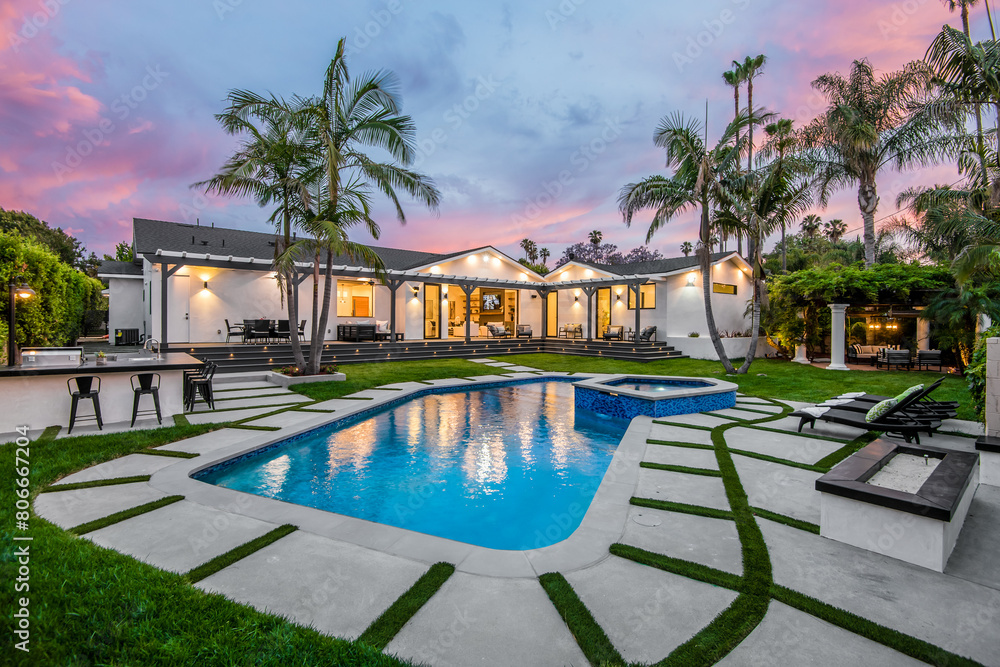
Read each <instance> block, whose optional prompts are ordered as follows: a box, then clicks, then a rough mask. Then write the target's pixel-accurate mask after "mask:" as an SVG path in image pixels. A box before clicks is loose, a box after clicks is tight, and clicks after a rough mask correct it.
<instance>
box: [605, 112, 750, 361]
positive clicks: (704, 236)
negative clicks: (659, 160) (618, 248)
mask: <svg viewBox="0 0 1000 667" xmlns="http://www.w3.org/2000/svg"><path fill="white" fill-rule="evenodd" d="M749 122H750V119H749V117H748V116H746V115H743V114H741V115H740V117H739V118H738V119H737V120H735V121H734V122H732V123H730V124H729V125H728V126H726V129H725V131H724V132H723V134H722V137H721V138H720V140H719V142H718V143H717V144H716V146H715V147H714V148H712V149H709V148H708V147H707V145H706V140H704V139H702V132H703V131H704V130H703V128H702V125H701V123H699V122H698V121H697V120H696V119H689V120H688V119H685V118H684V116H683V115H682V114H679V113H674V114H672V115H670V116H664V117H663V118H662V119H661V120H660V124H659V126H658V127H657V129H656V133H655V134H654V135H653V140H654V143H655V144H656V145H657V146H659V147H660V148H663V149H665V150H666V154H667V160H666V162H667V167H668V168H670V169H672V170H673V171H674V174H673V176H671V177H670V178H664V177H663V176H659V175H656V176H650V177H648V178H646V179H644V180H642V181H640V182H638V183H630V184H628V185H626V186H625V187H623V188H622V189H621V191H620V193H619V195H618V208H619V210H620V211H621V212H622V217H623V219H624V222H625V224H626V225H629V226H631V224H632V220H633V218H634V217H635V215H636V214H637V213H638V212H639V211H642V210H645V209H654V211H655V212H654V213H653V219H652V221H651V222H650V223H649V229H648V230H647V232H646V242H647V243H649V242H650V241H651V240H652V237H653V235H654V234H655V233H656V232H657V231H658V230H659V229H660V228H661V227H662V226H663V225H665V224H666V223H667V222H669V221H670V220H672V219H673V218H675V217H677V216H678V215H680V214H681V213H683V212H685V211H688V210H691V209H696V210H700V212H701V225H700V228H699V241H700V242H699V244H698V249H697V253H698V259H699V263H700V265H701V276H702V291H703V296H704V300H705V320H706V323H707V325H708V332H709V335H710V336H711V338H712V344H713V345H714V346H715V351H716V353H717V354H718V355H719V360H720V361H721V362H722V365H723V367H724V368H725V369H726V372H728V373H734V372H735V369H734V368H733V365H732V363H731V362H730V361H729V357H728V356H727V355H726V350H725V348H724V347H723V346H722V339H721V338H720V337H719V330H718V328H717V327H716V324H715V315H714V313H713V312H712V292H711V283H712V277H711V243H712V236H713V234H712V232H713V229H712V224H711V219H712V208H713V206H714V205H715V204H716V203H718V202H720V201H721V200H722V199H724V198H728V197H729V196H730V193H728V192H727V186H726V183H725V181H724V178H723V175H727V174H733V173H735V171H736V168H737V165H738V160H739V155H740V146H741V144H740V143H739V142H734V137H735V136H736V133H737V132H739V131H740V130H741V129H743V128H744V127H746V124H747V123H749ZM731 143H732V144H733V145H730V144H731Z"/></svg>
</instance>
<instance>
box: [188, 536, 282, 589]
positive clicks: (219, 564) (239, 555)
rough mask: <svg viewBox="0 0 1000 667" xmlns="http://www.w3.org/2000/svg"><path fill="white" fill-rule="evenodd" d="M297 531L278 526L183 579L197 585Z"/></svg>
mask: <svg viewBox="0 0 1000 667" xmlns="http://www.w3.org/2000/svg"><path fill="white" fill-rule="evenodd" d="M298 529H299V528H298V526H293V525H292V524H290V523H286V524H285V525H283V526H278V527H277V528H275V529H274V530H272V531H270V532H268V533H265V534H264V535H261V536H260V537H257V538H254V539H252V540H250V541H249V542H246V543H245V544H241V545H240V546H238V547H236V548H234V549H230V550H229V551H227V552H226V553H224V554H219V555H218V556H216V557H215V558H213V559H212V560H210V561H208V562H207V563H202V564H201V565H199V566H198V567H196V568H194V569H193V570H191V571H190V572H188V573H187V574H185V575H184V578H185V579H187V580H188V581H189V582H190V583H192V584H195V583H198V582H199V581H201V580H202V579H205V578H206V577H210V576H212V575H213V574H215V573H216V572H218V571H219V570H221V569H223V568H226V567H229V566H230V565H232V564H233V563H235V562H236V561H238V560H242V559H244V558H246V557H247V556H249V555H250V554H252V553H254V552H256V551H260V550H261V549H263V548H264V547H266V546H267V545H269V544H272V543H274V542H277V541H278V540H280V539H281V538H282V537H284V536H286V535H289V534H291V533H294V532H295V531H296V530H298Z"/></svg>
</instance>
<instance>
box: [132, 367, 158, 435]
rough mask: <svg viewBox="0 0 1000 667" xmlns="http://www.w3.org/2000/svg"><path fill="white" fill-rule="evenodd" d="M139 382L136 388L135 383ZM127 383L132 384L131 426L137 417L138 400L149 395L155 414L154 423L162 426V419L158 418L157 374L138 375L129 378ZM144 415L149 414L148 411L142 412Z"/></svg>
mask: <svg viewBox="0 0 1000 667" xmlns="http://www.w3.org/2000/svg"><path fill="white" fill-rule="evenodd" d="M154 379H155V380H156V384H153V380H154ZM136 380H138V381H139V386H138V387H137V386H136V384H135V381H136ZM129 382H131V383H132V393H133V395H134V398H133V399H132V426H135V418H136V417H137V416H139V399H141V398H142V396H143V395H144V394H149V395H150V396H152V397H153V407H154V408H155V412H156V423H157V424H162V423H163V419H162V417H161V416H160V374H159V373H140V374H138V375H133V376H132V377H131V378H129ZM143 412H144V414H149V412H150V411H149V410H144V411H143Z"/></svg>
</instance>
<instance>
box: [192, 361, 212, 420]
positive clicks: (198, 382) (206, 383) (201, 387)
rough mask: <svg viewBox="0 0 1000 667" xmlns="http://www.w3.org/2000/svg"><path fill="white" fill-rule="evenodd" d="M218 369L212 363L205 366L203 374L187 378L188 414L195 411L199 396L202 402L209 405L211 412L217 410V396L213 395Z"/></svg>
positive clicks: (195, 374) (194, 374)
mask: <svg viewBox="0 0 1000 667" xmlns="http://www.w3.org/2000/svg"><path fill="white" fill-rule="evenodd" d="M217 367H218V366H217V365H216V364H215V362H213V361H210V362H208V363H207V364H206V365H205V369H204V371H203V372H202V373H193V374H191V375H188V376H187V378H186V380H187V391H186V396H187V401H186V405H185V411H186V412H193V411H194V404H195V403H196V402H197V401H198V395H199V394H200V395H201V398H202V400H204V401H205V402H206V403H208V408H209V410H214V409H215V395H214V394H213V393H212V377H213V376H214V375H215V369H216V368H217Z"/></svg>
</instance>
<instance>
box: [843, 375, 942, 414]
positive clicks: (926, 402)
mask: <svg viewBox="0 0 1000 667" xmlns="http://www.w3.org/2000/svg"><path fill="white" fill-rule="evenodd" d="M942 382H944V378H943V377H942V378H938V379H937V380H935V381H934V382H933V383H931V384H929V385H927V386H926V387H925V388H924V391H923V395H922V396H921V397H920V398H918V399H917V400H916V401H914V402H913V403H912V404H911V405H910V407H911V408H919V409H922V410H930V411H936V412H941V413H946V412H954V411H955V410H957V409H958V401H935V400H932V399H931V398H929V396H930V394H931V392H933V391H934V390H935V389H937V388H938V387H940V386H941V383H942ZM890 398H893V397H892V396H880V395H878V394H866V393H864V392H849V393H846V394H841V395H839V396H835V397H834V398H833V399H828V400H827V401H826V402H827V403H829V402H830V401H833V400H837V399H850V400H853V401H864V402H866V403H870V404H872V405H874V404H875V403H881V402H882V401H885V400H888V399H890Z"/></svg>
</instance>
